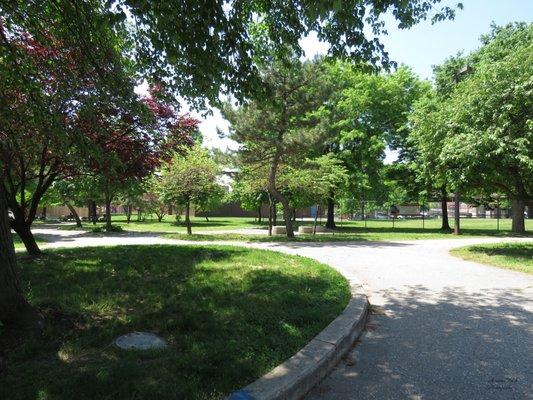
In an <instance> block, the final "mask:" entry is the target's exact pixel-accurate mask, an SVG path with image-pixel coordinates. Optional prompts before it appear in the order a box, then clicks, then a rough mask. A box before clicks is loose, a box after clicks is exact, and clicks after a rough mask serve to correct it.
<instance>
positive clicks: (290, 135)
mask: <svg viewBox="0 0 533 400" xmlns="http://www.w3.org/2000/svg"><path fill="white" fill-rule="evenodd" d="M262 77H263V78H262V79H263V84H264V86H265V87H266V88H268V92H269V95H268V96H266V97H262V98H257V99H255V100H253V101H251V102H249V103H246V104H244V105H243V106H241V107H239V108H232V107H231V106H229V105H227V106H226V107H225V108H224V110H223V115H224V116H225V117H226V118H227V119H228V120H229V121H230V123H231V127H230V138H232V139H233V140H235V141H237V142H238V143H241V144H242V147H241V149H240V151H239V153H240V159H241V160H242V162H243V163H244V164H245V165H247V166H251V167H253V168H260V167H261V166H268V192H269V193H270V195H271V196H272V197H273V198H274V199H275V200H276V201H277V202H279V203H280V204H281V205H282V207H283V216H284V220H285V225H286V228H287V236H288V237H293V236H294V230H293V226H292V215H291V206H290V204H289V200H288V198H287V196H285V195H284V194H283V192H282V190H281V188H280V186H279V185H278V175H279V172H280V170H281V169H283V168H284V167H285V166H297V165H298V164H300V163H301V162H302V161H303V160H305V159H306V158H307V157H309V156H310V155H311V154H313V153H316V152H317V151H319V150H318V149H322V148H324V146H325V141H326V136H327V134H328V132H327V130H326V129H324V127H323V126H322V123H323V121H324V119H323V118H321V114H322V113H323V107H324V103H325V101H326V100H327V98H328V96H329V91H330V90H331V85H330V83H329V81H328V77H327V75H326V74H325V69H324V65H323V63H322V62H320V61H314V62H304V63H302V62H300V61H298V60H295V59H293V60H291V61H290V62H287V63H274V64H273V65H271V66H269V67H267V68H265V70H264V71H263V75H262Z"/></svg>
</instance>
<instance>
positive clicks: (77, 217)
mask: <svg viewBox="0 0 533 400" xmlns="http://www.w3.org/2000/svg"><path fill="white" fill-rule="evenodd" d="M65 204H66V205H67V208H68V210H69V211H70V213H71V214H72V216H73V217H74V220H75V221H76V226H77V227H78V228H81V227H82V224H81V219H80V216H79V215H78V213H77V212H76V209H75V208H74V207H72V205H71V204H70V203H69V202H68V201H65Z"/></svg>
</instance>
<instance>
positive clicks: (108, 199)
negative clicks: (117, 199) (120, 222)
mask: <svg viewBox="0 0 533 400" xmlns="http://www.w3.org/2000/svg"><path fill="white" fill-rule="evenodd" d="M105 229H106V231H110V230H111V196H110V195H109V193H106V194H105Z"/></svg>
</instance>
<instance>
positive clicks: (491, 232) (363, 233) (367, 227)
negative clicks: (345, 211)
mask: <svg viewBox="0 0 533 400" xmlns="http://www.w3.org/2000/svg"><path fill="white" fill-rule="evenodd" d="M192 222H193V228H192V229H193V233H195V232H197V231H200V232H202V233H203V232H206V231H212V232H213V234H216V237H212V238H211V236H212V235H210V234H207V235H206V234H204V235H202V237H200V236H196V237H194V238H192V237H190V239H192V240H246V241H283V240H285V239H283V237H275V238H268V237H264V236H262V235H254V236H252V235H242V234H235V233H228V234H218V233H217V231H220V230H238V229H244V228H258V229H262V230H263V231H264V232H265V233H266V229H267V226H266V222H264V221H263V222H261V223H258V222H256V221H255V220H254V218H244V217H211V218H209V222H207V221H206V220H205V218H203V217H195V218H193V219H192ZM321 223H322V224H323V223H324V221H323V220H322V221H321ZM113 224H114V225H118V226H121V227H122V229H124V230H125V231H135V232H155V233H157V232H159V233H166V232H171V233H176V234H178V235H175V236H174V237H175V238H183V237H182V235H180V234H183V233H185V232H186V227H185V226H184V225H183V222H180V223H176V221H175V217H174V216H172V215H171V216H168V215H167V216H166V217H165V218H164V220H163V221H162V222H158V221H157V220H150V219H147V220H145V221H144V222H137V221H133V219H132V221H131V222H130V224H127V223H126V220H125V217H124V216H123V215H117V216H113ZM282 224H283V221H278V225H282ZM311 224H312V221H309V220H306V221H301V220H297V221H295V226H296V227H297V226H299V225H311ZM336 224H337V230H335V232H334V234H321V235H317V236H314V235H305V236H302V237H300V238H299V239H298V240H301V241H339V240H349V241H351V240H418V239H443V238H451V237H454V238H456V237H457V236H453V235H450V234H449V233H443V232H441V231H440V229H439V228H440V225H441V220H440V219H429V220H428V219H426V220H424V221H422V220H421V219H398V220H396V221H394V227H393V224H392V220H368V221H366V223H365V222H364V221H346V220H343V221H336ZM450 224H451V226H452V228H453V220H452V221H450ZM499 225H500V226H499V230H497V221H496V220H495V219H481V218H463V219H461V229H462V236H461V237H467V236H509V235H511V220H510V219H500V222H499ZM84 226H85V228H86V229H92V224H89V223H85V224H84ZM97 226H98V227H101V226H103V223H101V222H99V223H98V224H97ZM59 229H79V228H76V226H75V225H63V226H61V225H59ZM526 229H527V230H528V232H529V234H531V232H532V231H533V220H526ZM213 236H214V235H213Z"/></svg>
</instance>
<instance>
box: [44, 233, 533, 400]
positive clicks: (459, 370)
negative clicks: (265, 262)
mask: <svg viewBox="0 0 533 400" xmlns="http://www.w3.org/2000/svg"><path fill="white" fill-rule="evenodd" d="M35 232H36V233H39V234H40V235H43V236H44V235H46V234H54V235H55V236H53V238H54V239H55V240H54V243H51V244H49V245H47V246H54V247H59V246H69V247H70V246H84V245H102V244H106V245H112V244H155V243H186V242H179V241H172V240H165V239H161V238H159V237H157V235H153V236H147V235H133V236H116V237H93V236H87V235H85V234H83V233H76V232H69V231H63V232H61V231H54V232H45V231H41V230H36V231H35ZM526 240H527V239H526ZM529 240H530V239H529ZM500 241H504V240H503V239H483V238H480V239H449V240H420V241H399V242H350V243H348V242H346V243H342V242H335V243H255V244H243V243H235V242H234V243H229V244H239V245H244V246H248V247H257V248H270V249H273V250H278V251H283V252H287V253H291V254H298V255H302V256H307V257H311V258H314V259H316V260H318V261H321V262H324V263H327V264H329V265H332V266H333V267H335V268H337V269H338V270H339V271H340V272H342V273H343V274H344V275H345V276H346V277H347V278H351V279H359V280H360V281H362V283H363V285H364V287H365V289H366V291H367V294H368V296H369V300H370V303H371V304H372V306H373V310H374V312H373V315H372V316H371V318H370V321H369V323H368V326H367V331H366V333H365V335H364V336H363V337H362V339H361V342H360V343H359V344H358V345H357V346H356V347H354V348H353V349H352V351H351V352H350V354H349V355H348V356H347V357H346V358H345V359H344V360H343V361H341V362H340V363H339V365H337V367H336V368H335V369H334V370H333V371H332V373H331V374H330V375H329V376H328V377H327V378H326V379H324V380H323V381H322V383H321V384H319V385H318V386H317V387H316V388H315V389H314V390H313V391H312V392H311V393H309V394H308V396H307V400H318V399H328V400H329V399H331V400H349V399H411V400H417V399H480V400H481V399H483V400H490V399H502V400H503V399H505V400H507V399H509V400H511V399H533V276H531V275H526V274H522V273H518V272H512V271H508V270H503V269H498V268H494V267H488V266H483V265H480V264H476V263H473V262H468V261H463V260H460V259H458V258H455V257H452V256H450V255H449V254H448V251H449V249H451V248H453V247H458V246H464V245H468V244H474V243H485V242H500ZM195 243H196V242H195ZM217 243H220V244H222V242H217ZM198 244H199V243H198ZM204 244H205V243H204ZM209 244H214V243H213V242H210V243H209Z"/></svg>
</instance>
